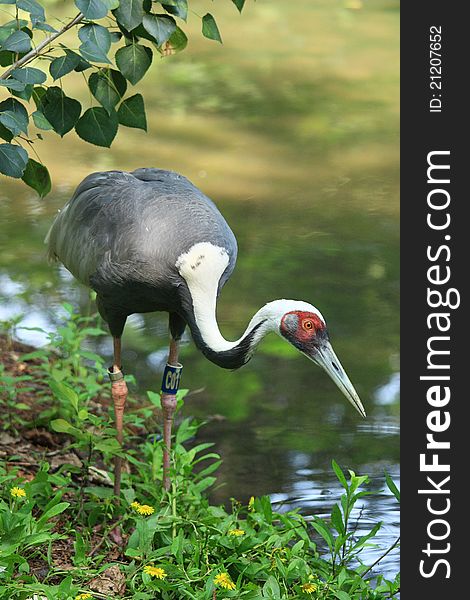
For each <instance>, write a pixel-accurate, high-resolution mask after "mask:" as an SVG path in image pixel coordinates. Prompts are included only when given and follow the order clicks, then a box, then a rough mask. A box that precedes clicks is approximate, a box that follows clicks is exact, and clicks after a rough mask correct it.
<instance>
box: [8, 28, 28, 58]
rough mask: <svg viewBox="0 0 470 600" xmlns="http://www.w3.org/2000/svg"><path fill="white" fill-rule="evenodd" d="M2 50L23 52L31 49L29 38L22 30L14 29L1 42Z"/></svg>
mask: <svg viewBox="0 0 470 600" xmlns="http://www.w3.org/2000/svg"><path fill="white" fill-rule="evenodd" d="M2 48H3V50H11V52H17V53H18V54H24V53H26V52H29V51H30V50H31V38H30V37H29V35H28V34H27V33H26V32H24V31H21V30H19V31H15V32H13V33H12V34H11V35H10V36H8V37H7V39H6V40H5V41H4V42H3V44H2Z"/></svg>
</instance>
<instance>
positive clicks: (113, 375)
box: [108, 367, 124, 381]
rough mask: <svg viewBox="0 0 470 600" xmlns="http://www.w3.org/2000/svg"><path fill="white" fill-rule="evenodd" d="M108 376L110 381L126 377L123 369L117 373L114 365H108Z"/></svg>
mask: <svg viewBox="0 0 470 600" xmlns="http://www.w3.org/2000/svg"><path fill="white" fill-rule="evenodd" d="M108 377H109V379H110V381H119V380H120V379H124V373H123V372H122V371H121V369H119V371H117V372H116V373H115V372H114V371H113V367H108Z"/></svg>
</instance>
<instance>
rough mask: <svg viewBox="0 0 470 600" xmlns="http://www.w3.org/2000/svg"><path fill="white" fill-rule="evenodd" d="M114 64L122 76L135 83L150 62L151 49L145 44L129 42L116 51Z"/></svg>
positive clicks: (143, 73)
mask: <svg viewBox="0 0 470 600" xmlns="http://www.w3.org/2000/svg"><path fill="white" fill-rule="evenodd" d="M115 58H116V64H117V66H118V69H119V70H120V71H121V73H122V74H123V75H124V77H125V78H126V79H127V80H128V81H130V82H131V83H132V85H135V84H136V83H137V82H138V81H140V80H141V79H142V77H143V76H144V75H145V72H146V71H147V69H148V68H149V67H150V65H151V63H152V51H151V50H150V48H148V47H147V46H142V45H140V44H130V45H129V46H124V48H119V50H118V51H117V52H116V57H115Z"/></svg>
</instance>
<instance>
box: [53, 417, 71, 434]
mask: <svg viewBox="0 0 470 600" xmlns="http://www.w3.org/2000/svg"><path fill="white" fill-rule="evenodd" d="M51 427H52V429H53V430H54V431H57V432H58V433H68V432H69V431H70V430H71V429H73V426H72V425H71V424H70V423H69V422H68V421H66V420H65V419H54V420H52V421H51Z"/></svg>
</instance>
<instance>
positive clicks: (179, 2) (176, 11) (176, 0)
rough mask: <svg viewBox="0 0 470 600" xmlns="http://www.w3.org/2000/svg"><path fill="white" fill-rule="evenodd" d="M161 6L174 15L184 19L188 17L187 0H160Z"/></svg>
mask: <svg viewBox="0 0 470 600" xmlns="http://www.w3.org/2000/svg"><path fill="white" fill-rule="evenodd" d="M161 4H162V6H163V8H164V9H165V10H166V11H167V12H169V13H170V14H172V15H175V17H179V18H180V19H183V21H186V19H187V18H188V0H173V1H172V2H162V3H161Z"/></svg>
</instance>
